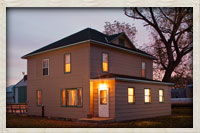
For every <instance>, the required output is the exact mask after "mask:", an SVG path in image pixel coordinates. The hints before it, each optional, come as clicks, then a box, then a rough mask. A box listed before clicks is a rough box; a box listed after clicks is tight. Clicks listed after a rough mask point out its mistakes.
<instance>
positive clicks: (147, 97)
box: [144, 89, 151, 103]
mask: <svg viewBox="0 0 200 133" xmlns="http://www.w3.org/2000/svg"><path fill="white" fill-rule="evenodd" d="M144 102H145V103H151V90H150V89H144Z"/></svg>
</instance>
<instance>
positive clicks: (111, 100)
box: [91, 80, 115, 118]
mask: <svg viewBox="0 0 200 133" xmlns="http://www.w3.org/2000/svg"><path fill="white" fill-rule="evenodd" d="M91 83H93V103H94V105H93V113H94V114H93V116H95V117H98V115H99V111H98V87H99V85H100V84H101V83H104V84H107V85H108V88H109V117H111V118H115V81H114V80H102V81H92V82H91ZM91 100H92V99H91Z"/></svg>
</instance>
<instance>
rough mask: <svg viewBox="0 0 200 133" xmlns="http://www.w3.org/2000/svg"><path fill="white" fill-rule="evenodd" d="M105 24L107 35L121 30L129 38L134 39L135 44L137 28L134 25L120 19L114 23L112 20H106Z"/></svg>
mask: <svg viewBox="0 0 200 133" xmlns="http://www.w3.org/2000/svg"><path fill="white" fill-rule="evenodd" d="M105 23H106V24H105V26H104V30H105V31H104V33H105V34H107V35H113V34H118V33H121V32H124V33H125V34H126V35H127V36H128V37H129V39H130V40H131V41H132V43H133V44H134V45H135V44H136V41H135V34H136V32H137V30H136V28H135V26H134V25H130V24H128V23H125V22H123V23H120V22H119V21H114V23H110V22H105Z"/></svg>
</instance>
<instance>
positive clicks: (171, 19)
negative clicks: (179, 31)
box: [159, 7, 174, 24]
mask: <svg viewBox="0 0 200 133" xmlns="http://www.w3.org/2000/svg"><path fill="white" fill-rule="evenodd" d="M159 10H160V12H161V13H162V15H163V16H164V17H165V18H166V19H168V20H169V21H170V22H171V23H172V24H174V21H173V20H172V19H170V18H169V17H167V16H166V14H165V13H164V12H163V10H162V9H161V8H160V7H159Z"/></svg>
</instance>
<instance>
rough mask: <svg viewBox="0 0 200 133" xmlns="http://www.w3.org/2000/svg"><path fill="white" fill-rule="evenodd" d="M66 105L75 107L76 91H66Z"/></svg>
mask: <svg viewBox="0 0 200 133" xmlns="http://www.w3.org/2000/svg"><path fill="white" fill-rule="evenodd" d="M67 105H71V106H75V105H76V90H67Z"/></svg>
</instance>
